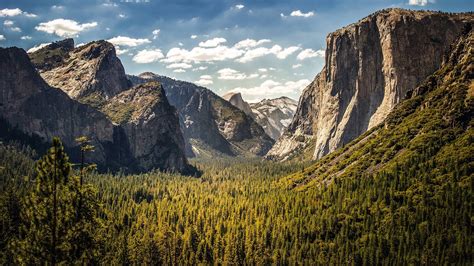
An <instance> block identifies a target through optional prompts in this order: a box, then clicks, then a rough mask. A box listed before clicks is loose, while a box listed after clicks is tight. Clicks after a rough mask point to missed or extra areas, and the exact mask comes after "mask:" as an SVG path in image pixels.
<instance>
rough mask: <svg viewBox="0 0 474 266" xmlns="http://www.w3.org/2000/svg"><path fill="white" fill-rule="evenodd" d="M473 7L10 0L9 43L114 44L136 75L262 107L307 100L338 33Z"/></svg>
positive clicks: (4, 10)
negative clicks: (394, 10) (380, 15)
mask: <svg viewBox="0 0 474 266" xmlns="http://www.w3.org/2000/svg"><path fill="white" fill-rule="evenodd" d="M473 6H474V4H473V2H472V0H457V1H456V0H394V1H392V0H306V1H305V0H291V1H288V0H254V1H230V0H223V1H217V0H194V1H189V0H173V1H172V0H169V1H164V0H116V1H114V0H82V1H72V0H62V1H51V0H37V1H31V0H30V1H27V0H2V1H1V2H0V23H1V25H0V46H2V47H6V46H18V47H22V48H24V49H25V50H29V49H31V48H32V47H34V46H38V45H40V44H42V43H48V42H52V41H57V40H61V39H64V38H66V37H73V38H74V39H75V42H76V44H81V43H87V42H89V41H93V40H99V39H105V40H109V41H111V42H112V43H114V45H115V46H116V49H117V51H118V53H119V57H120V59H121V60H122V63H123V64H124V66H125V70H126V71H127V73H130V74H138V73H141V72H144V71H152V72H155V73H158V74H161V75H166V76H170V77H174V78H176V79H181V80H186V81H191V82H195V83H198V84H201V85H203V86H205V87H208V88H210V89H212V90H213V91H215V92H216V93H218V94H220V95H222V94H224V93H225V92H227V91H231V90H233V91H240V92H242V93H243V96H244V98H245V99H246V100H249V101H256V100H259V99H263V98H273V97H278V96H282V95H286V96H289V97H292V98H294V99H298V97H299V95H300V93H301V90H302V89H303V88H304V87H305V86H306V85H307V84H308V83H309V82H310V81H311V80H312V79H313V78H314V76H315V75H316V74H317V73H318V72H319V71H320V70H321V68H322V66H323V64H324V49H325V39H326V35H327V34H328V33H329V32H332V31H334V30H336V29H338V28H340V27H343V26H345V25H347V24H350V23H353V22H356V21H357V20H359V19H360V18H362V17H365V16H367V15H369V14H370V13H372V12H374V11H376V10H379V9H383V8H388V7H401V8H410V9H430V10H442V11H449V12H461V11H472V10H473Z"/></svg>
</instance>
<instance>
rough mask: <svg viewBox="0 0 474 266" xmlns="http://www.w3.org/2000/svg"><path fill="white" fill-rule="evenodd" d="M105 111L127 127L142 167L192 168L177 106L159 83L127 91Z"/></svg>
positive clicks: (138, 162) (110, 101)
mask: <svg viewBox="0 0 474 266" xmlns="http://www.w3.org/2000/svg"><path fill="white" fill-rule="evenodd" d="M101 110H102V112H104V113H105V114H107V116H108V117H109V118H110V119H111V120H112V121H113V122H114V123H116V124H119V125H120V126H121V127H122V128H123V129H124V131H125V136H126V138H127V141H128V142H129V143H130V144H131V147H130V150H131V152H132V154H133V157H134V158H137V161H136V162H137V165H138V166H139V168H140V169H153V168H159V169H160V170H174V171H182V172H183V171H184V172H186V171H188V170H190V168H189V166H188V162H187V159H186V157H185V153H184V149H185V144H184V138H183V134H182V132H181V129H180V124H179V118H178V115H177V113H176V109H175V108H174V107H172V106H171V105H170V104H169V103H168V100H167V98H166V95H165V91H164V90H163V87H162V86H161V84H160V83H159V82H157V81H149V82H146V83H143V84H139V85H136V86H134V87H133V88H131V89H129V90H126V91H123V92H121V93H119V94H117V95H116V96H114V97H113V98H111V99H110V100H109V101H107V103H106V104H105V105H104V106H103V107H102V108H101Z"/></svg>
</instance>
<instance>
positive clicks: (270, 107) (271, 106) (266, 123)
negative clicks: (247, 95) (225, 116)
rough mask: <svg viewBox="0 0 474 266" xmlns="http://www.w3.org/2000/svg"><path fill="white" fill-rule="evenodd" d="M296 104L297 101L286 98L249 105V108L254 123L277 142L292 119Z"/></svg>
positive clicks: (264, 100)
mask: <svg viewBox="0 0 474 266" xmlns="http://www.w3.org/2000/svg"><path fill="white" fill-rule="evenodd" d="M297 104H298V102H297V101H295V100H293V99H290V98H288V97H279V98H276V99H263V100H261V101H260V102H257V103H251V104H250V108H252V113H253V116H254V118H255V121H257V123H259V124H260V125H261V126H262V127H263V129H264V130H265V132H266V133H267V134H268V135H269V136H270V137H271V138H272V139H274V140H277V139H278V138H279V137H280V136H281V134H283V132H284V131H285V129H286V127H287V126H288V125H289V124H290V122H291V120H292V119H293V116H294V115H295V111H296V107H297Z"/></svg>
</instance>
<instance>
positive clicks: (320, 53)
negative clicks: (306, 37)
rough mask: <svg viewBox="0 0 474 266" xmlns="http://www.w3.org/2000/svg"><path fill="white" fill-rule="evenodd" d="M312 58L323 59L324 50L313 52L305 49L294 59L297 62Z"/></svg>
mask: <svg viewBox="0 0 474 266" xmlns="http://www.w3.org/2000/svg"><path fill="white" fill-rule="evenodd" d="M312 57H324V50H317V51H314V50H313V49H305V50H303V51H301V52H300V53H299V54H298V56H297V57H296V58H297V59H298V60H305V59H307V58H312Z"/></svg>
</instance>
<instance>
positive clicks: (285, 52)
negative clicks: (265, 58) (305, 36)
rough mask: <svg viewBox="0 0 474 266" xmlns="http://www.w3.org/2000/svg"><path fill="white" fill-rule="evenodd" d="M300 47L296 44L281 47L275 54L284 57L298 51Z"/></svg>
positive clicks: (279, 57)
mask: <svg viewBox="0 0 474 266" xmlns="http://www.w3.org/2000/svg"><path fill="white" fill-rule="evenodd" d="M299 49H300V48H299V47H298V46H290V47H288V48H285V49H283V50H282V51H280V52H278V53H277V54H276V57H277V58H278V59H285V58H287V57H288V56H289V55H291V54H293V53H294V52H296V51H298V50H299Z"/></svg>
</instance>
